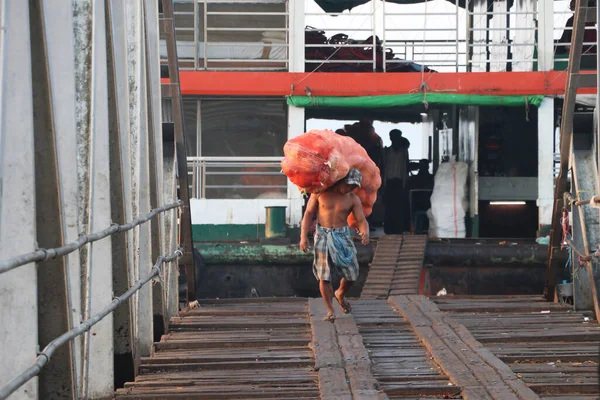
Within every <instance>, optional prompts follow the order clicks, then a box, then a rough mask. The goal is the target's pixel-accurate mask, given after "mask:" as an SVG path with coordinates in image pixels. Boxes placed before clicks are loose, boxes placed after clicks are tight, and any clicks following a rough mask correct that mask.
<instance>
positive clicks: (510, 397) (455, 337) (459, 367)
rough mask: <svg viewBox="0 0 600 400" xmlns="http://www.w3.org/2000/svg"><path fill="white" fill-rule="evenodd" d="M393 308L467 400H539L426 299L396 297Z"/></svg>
mask: <svg viewBox="0 0 600 400" xmlns="http://www.w3.org/2000/svg"><path fill="white" fill-rule="evenodd" d="M389 302H390V304H392V306H393V307H394V308H395V309H396V310H397V311H398V312H399V313H400V314H401V315H402V316H403V317H404V318H405V319H406V320H407V321H408V322H409V323H410V324H411V325H412V327H413V329H414V331H415V333H416V334H417V336H418V337H419V339H420V340H421V341H422V343H423V344H424V345H425V347H426V348H427V349H428V350H429V352H430V354H431V356H432V357H433V358H434V359H435V361H436V362H437V363H438V364H439V366H440V367H441V368H442V370H443V371H444V372H445V373H446V374H447V375H448V376H449V377H450V378H451V379H452V380H453V382H454V383H455V384H456V385H457V386H460V387H461V388H462V396H463V398H464V399H466V400H486V399H489V400H535V399H539V396H538V395H537V394H536V393H535V392H533V390H531V389H530V388H528V387H527V385H525V383H524V382H523V381H521V380H520V379H519V378H518V377H517V376H516V375H515V373H514V372H513V371H511V369H510V368H509V366H508V365H506V364H505V363H503V362H502V361H501V360H500V359H499V358H497V357H496V356H494V355H493V354H492V353H491V352H489V351H488V350H487V349H485V348H484V347H483V345H482V344H481V343H479V342H478V341H477V340H475V338H474V337H473V335H471V333H470V332H469V331H468V330H467V329H466V328H465V327H464V326H462V325H460V324H458V323H457V322H456V321H453V320H452V319H451V318H450V317H448V316H447V315H446V314H445V313H443V312H442V311H440V310H439V308H438V307H437V305H435V304H434V303H433V302H431V301H430V300H428V299H427V298H426V297H424V296H393V297H390V298H389Z"/></svg>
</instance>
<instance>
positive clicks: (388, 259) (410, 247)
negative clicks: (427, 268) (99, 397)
mask: <svg viewBox="0 0 600 400" xmlns="http://www.w3.org/2000/svg"><path fill="white" fill-rule="evenodd" d="M426 247H427V235H384V236H382V237H381V238H380V239H379V240H378V242H377V248H376V249H375V255H374V256H373V261H372V262H371V265H370V268H369V274H368V275H367V279H366V282H365V285H364V287H363V290H362V293H361V298H364V299H385V298H387V297H388V296H390V295H411V294H417V293H418V290H419V278H420V276H421V269H422V268H423V260H424V258H425V250H426Z"/></svg>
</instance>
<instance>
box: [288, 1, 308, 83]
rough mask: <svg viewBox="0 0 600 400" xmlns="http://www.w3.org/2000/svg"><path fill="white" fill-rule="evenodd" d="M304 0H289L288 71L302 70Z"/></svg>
mask: <svg viewBox="0 0 600 400" xmlns="http://www.w3.org/2000/svg"><path fill="white" fill-rule="evenodd" d="M305 1H306V0H289V3H288V7H289V13H290V16H289V21H290V27H289V29H290V36H289V37H290V42H289V44H288V46H289V47H288V49H289V58H290V72H304V8H305V4H304V2H305Z"/></svg>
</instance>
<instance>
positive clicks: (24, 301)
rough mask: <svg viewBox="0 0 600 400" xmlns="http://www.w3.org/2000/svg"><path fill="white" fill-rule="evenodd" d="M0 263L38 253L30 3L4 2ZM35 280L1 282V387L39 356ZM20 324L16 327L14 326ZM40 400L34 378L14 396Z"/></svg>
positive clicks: (29, 271) (15, 276)
mask: <svg viewBox="0 0 600 400" xmlns="http://www.w3.org/2000/svg"><path fill="white" fill-rule="evenodd" d="M0 9H1V10H2V12H1V13H0V24H1V25H2V35H0V53H1V54H4V55H6V54H10V55H11V56H10V57H4V58H3V60H2V63H0V258H1V259H6V258H10V257H14V256H15V255H17V254H23V253H27V252H30V251H33V250H35V247H36V245H35V229H36V220H35V175H34V174H35V171H34V158H33V155H34V146H33V143H34V142H33V118H32V116H33V105H32V97H31V90H32V88H31V51H30V33H29V2H27V1H4V0H0ZM36 285H37V276H36V267H35V265H34V264H29V265H26V266H24V267H20V268H18V269H15V270H13V271H10V272H8V273H6V274H3V275H2V276H1V277H0V293H2V301H1V302H0V337H2V341H1V342H0V354H2V358H3V360H4V362H2V363H0V386H4V385H6V384H7V383H8V382H10V381H11V380H12V379H14V378H15V377H16V376H17V375H18V374H19V373H21V371H23V370H25V369H26V368H28V367H29V366H30V365H31V364H32V363H33V362H34V360H35V358H36V357H37V354H36V347H37V344H38V323H37V286H36ZM15 321H18V323H15ZM13 397H14V398H15V399H31V400H37V398H38V382H37V379H35V378H34V379H32V380H30V381H29V382H27V383H26V384H25V385H23V386H22V387H21V388H20V389H19V390H17V392H15V394H14V395H13Z"/></svg>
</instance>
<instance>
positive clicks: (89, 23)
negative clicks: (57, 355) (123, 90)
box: [73, 0, 114, 399]
mask: <svg viewBox="0 0 600 400" xmlns="http://www.w3.org/2000/svg"><path fill="white" fill-rule="evenodd" d="M73 18H74V24H75V28H74V37H75V84H76V93H77V98H76V102H77V103H76V105H77V106H76V121H77V150H78V158H77V162H78V165H77V170H78V184H79V224H78V225H79V232H80V233H91V232H96V231H98V230H101V229H103V228H105V227H107V226H110V224H111V207H110V168H109V158H110V151H109V140H108V138H109V126H108V89H107V59H106V26H105V8H104V2H103V1H101V0H74V2H73ZM80 257H81V269H82V271H81V273H82V277H83V279H84V281H83V282H82V294H83V318H89V317H90V316H92V315H94V314H95V313H97V312H98V311H100V310H101V309H102V308H103V307H105V306H106V305H107V304H108V303H110V302H111V301H112V295H113V290H112V289H113V288H112V268H107V266H108V265H111V262H112V247H111V240H101V241H98V242H95V243H92V244H89V245H88V246H86V247H85V248H82V249H81V251H80ZM83 354H84V355H83V391H82V392H83V396H82V397H84V398H89V399H97V398H103V397H106V396H109V395H110V394H111V393H112V391H113V382H114V379H113V321H112V319H111V318H105V319H103V320H102V321H101V322H99V323H98V324H97V325H95V326H94V327H93V328H92V329H91V330H90V331H89V332H87V333H86V334H85V335H84V351H83Z"/></svg>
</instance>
